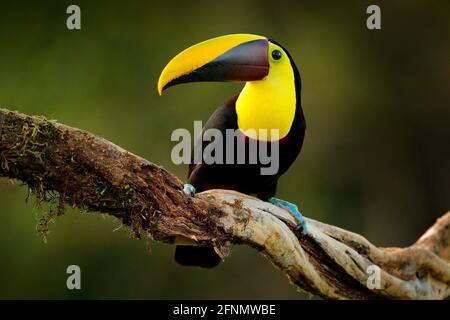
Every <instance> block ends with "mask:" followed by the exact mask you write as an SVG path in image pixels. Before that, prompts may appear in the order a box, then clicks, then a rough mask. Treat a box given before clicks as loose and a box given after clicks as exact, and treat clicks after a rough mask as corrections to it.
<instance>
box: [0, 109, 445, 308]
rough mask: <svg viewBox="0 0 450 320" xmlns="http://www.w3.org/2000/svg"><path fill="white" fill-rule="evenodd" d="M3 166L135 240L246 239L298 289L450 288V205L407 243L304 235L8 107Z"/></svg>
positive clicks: (234, 197)
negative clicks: (188, 189) (383, 244)
mask: <svg viewBox="0 0 450 320" xmlns="http://www.w3.org/2000/svg"><path fill="white" fill-rule="evenodd" d="M0 165H1V167H0V176H3V177H6V178H10V179H18V180H20V181H23V182H24V183H25V184H27V185H28V186H29V187H30V189H31V190H32V191H33V192H34V193H35V194H36V197H37V199H38V201H39V202H41V201H52V202H54V203H55V204H56V205H55V207H56V210H54V211H53V213H52V214H53V215H60V214H62V213H63V210H64V205H65V204H68V205H71V206H73V207H78V208H80V209H83V210H88V211H94V212H101V213H107V214H110V215H112V216H114V217H116V218H118V219H120V220H121V221H122V223H123V224H125V225H127V226H130V228H131V230H133V232H134V234H135V235H136V236H137V237H140V236H141V235H151V237H152V238H153V239H154V240H157V241H163V242H166V243H178V244H180V243H191V244H197V245H202V246H212V247H214V248H215V250H216V252H217V253H218V254H219V255H220V256H221V257H222V258H225V257H226V256H228V255H229V253H230V246H231V244H247V245H250V246H252V247H254V248H256V249H257V250H258V251H260V252H261V253H262V254H263V255H264V256H266V257H267V258H268V259H269V260H270V261H271V262H272V263H273V264H274V265H275V266H276V267H277V268H278V269H279V270H280V271H282V272H284V273H285V274H286V275H287V277H288V278H289V279H290V281H291V282H292V283H293V284H294V285H296V286H297V287H298V288H299V289H301V290H304V291H307V292H310V293H312V294H315V295H318V296H321V297H323V298H329V299H352V298H353V299H373V298H391V299H444V298H446V297H448V296H449V295H450V264H449V262H450V246H449V232H450V231H449V229H450V212H449V213H447V214H446V215H444V216H443V217H442V218H440V219H439V220H438V221H437V222H436V224H435V225H434V226H433V227H431V228H430V229H429V230H428V231H427V232H426V233H425V234H424V235H423V236H422V237H421V238H420V239H419V240H418V241H417V242H416V243H415V244H413V245H412V246H410V247H408V248H377V247H376V246H374V245H372V244H371V243H370V242H368V241H367V240H366V239H365V238H363V237H362V236H360V235H357V234H355V233H352V232H349V231H346V230H343V229H340V228H337V227H335V226H331V225H327V224H324V223H321V222H318V221H315V220H312V219H307V222H308V232H307V234H306V235H305V236H301V235H299V234H298V233H297V232H296V231H295V230H296V228H295V221H294V220H293V218H292V217H291V215H290V214H289V213H288V212H286V211H285V210H283V209H280V208H277V207H275V206H273V205H271V204H269V203H266V202H263V201H260V200H258V199H256V198H253V197H250V196H247V195H243V194H240V193H237V192H234V191H226V190H210V191H207V192H203V193H200V194H197V195H196V196H195V198H190V197H187V196H186V195H185V194H184V193H183V191H182V187H183V183H182V181H181V180H179V179H178V178H177V177H175V176H174V175H173V174H171V173H170V172H168V171H166V170H164V169H163V168H162V167H160V166H157V165H155V164H152V163H150V162H149V161H147V160H145V159H143V158H141V157H139V156H136V155H134V154H132V153H130V152H128V151H126V150H124V149H122V148H120V147H118V146H116V145H114V144H113V143H111V142H109V141H107V140H105V139H102V138H100V137H97V136H95V135H93V134H90V133H88V132H85V131H82V130H79V129H75V128H71V127H68V126H66V125H62V124H58V123H56V122H54V121H49V120H47V119H45V118H43V117H30V116H26V115H23V114H20V113H17V112H11V111H9V110H6V109H0ZM45 225H46V223H45V222H44V223H42V226H41V227H42V229H43V231H45ZM378 274H379V277H378V278H377V275H378ZM377 279H378V280H379V281H378V282H377ZM372 280H373V281H374V282H373V281H372ZM368 283H369V285H368ZM370 284H372V285H370Z"/></svg>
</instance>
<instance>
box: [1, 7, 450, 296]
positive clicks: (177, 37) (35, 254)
mask: <svg viewBox="0 0 450 320" xmlns="http://www.w3.org/2000/svg"><path fill="white" fill-rule="evenodd" d="M0 3H1V6H0V8H1V9H0V74H1V77H0V106H3V107H7V108H10V109H15V110H19V111H21V112H24V113H28V114H39V115H45V116H47V117H50V118H53V119H57V120H58V121H60V122H63V123H66V124H69V125H71V126H75V127H79V128H82V129H85V130H89V131H91V132H93V133H95V134H98V135H100V136H103V137H105V138H107V139H109V140H111V141H113V142H115V143H117V144H119V145H121V146H122V147H124V148H126V149H128V150H130V151H132V152H133V153H136V154H139V155H141V156H143V157H145V158H147V159H149V160H151V161H153V162H155V163H158V164H161V165H163V166H164V167H166V168H167V169H168V170H170V171H172V172H174V173H175V174H177V175H178V176H180V177H183V178H185V176H186V170H187V168H186V167H185V166H175V165H173V164H172V162H171V160H170V150H171V148H172V146H173V145H174V143H172V142H171V141H170V134H171V132H172V131H173V130H174V129H175V128H180V127H183V128H189V129H191V128H192V126H193V121H194V120H203V121H206V120H207V118H208V117H209V115H210V114H211V113H212V112H213V110H214V109H215V108H216V107H218V106H219V105H221V103H222V102H224V101H225V100H226V99H227V98H228V97H230V96H231V95H233V94H234V93H236V92H237V91H238V90H240V87H241V85H236V84H217V83H215V84H190V85H185V86H180V87H177V88H175V89H172V90H169V91H168V92H167V94H166V95H164V96H163V97H158V96H157V92H156V83H157V79H158V76H159V72H160V71H161V70H162V68H163V67H164V65H165V64H166V63H167V62H168V61H169V59H170V58H171V57H173V55H175V54H176V53H178V52H179V51H180V50H182V49H184V48H186V47H187V46H189V45H191V44H194V43H197V42H200V41H203V40H206V39H209V38H212V37H215V36H219V35H224V34H230V33H241V32H245V33H255V34H261V35H265V36H268V37H270V38H272V39H274V40H276V41H278V42H280V43H281V44H283V45H284V46H285V47H286V48H287V49H288V50H289V51H290V53H291V54H292V55H293V57H294V59H295V61H296V63H297V66H298V67H299V69H300V73H301V75H302V80H303V107H304V111H305V114H306V118H307V124H308V129H307V134H306V139H305V144H304V148H303V151H302V154H301V157H300V158H299V159H298V160H297V162H296V163H295V165H294V166H293V167H292V168H291V169H290V171H288V173H287V174H286V175H285V176H284V177H283V178H282V180H281V184H280V188H279V193H278V195H279V196H280V197H281V198H284V199H288V200H292V201H293V202H297V203H298V204H299V205H300V206H301V208H302V211H303V213H304V214H305V215H306V216H308V217H311V218H315V219H318V220H321V221H324V222H327V223H330V224H335V225H338V226H340V227H343V228H347V229H350V230H353V231H355V232H358V233H360V234H362V235H364V236H365V237H367V238H369V239H370V240H371V241H372V242H373V243H375V244H377V245H381V246H407V245H409V244H411V243H412V242H414V241H415V240H416V239H417V238H418V237H419V236H420V235H421V234H422V233H423V232H424V231H425V230H426V229H427V228H428V227H429V226H430V225H431V224H432V223H433V222H434V220H435V219H436V218H437V217H438V216H440V215H442V214H443V213H444V212H446V211H447V210H448V209H450V188H449V187H448V185H449V181H450V88H449V85H450V41H449V40H450V19H448V15H449V12H450V11H449V10H450V8H449V6H448V5H445V4H446V3H448V1H447V2H444V1H442V2H439V1H408V2H402V1H385V2H382V1H373V2H365V1H346V2H345V3H344V2H337V1H335V2H328V3H327V2H324V3H321V4H317V3H314V2H313V1H310V2H308V3H307V2H301V3H300V1H291V2H285V1H280V0H277V1H270V2H269V1H267V2H262V1H231V0H228V1H221V2H218V1H215V2H213V1H171V2H169V1H151V2H144V1H131V0H130V1H123V2H113V1H96V2H95V3H94V2H93V1H76V4H78V5H79V6H80V7H81V14H82V30H80V31H69V30H68V29H67V28H66V18H67V16H68V15H67V14H66V8H67V6H68V5H70V4H72V2H66V1H57V2H43V1H17V2H14V3H13V2H10V1H8V2H4V1H1V2H0ZM373 3H377V4H379V5H380V6H381V10H382V30H379V31H369V30H368V29H367V28H366V18H367V14H366V13H365V11H366V8H367V6H368V5H369V4H373ZM26 196H27V189H26V188H25V187H23V186H20V184H19V183H17V182H16V183H12V182H10V181H7V180H5V179H2V180H0V226H1V231H0V298H30V299H35V298H57V299H60V298H106V299H108V298H183V299H184V298H218V299H222V298H250V299H253V298H254V299H261V298H267V299H300V298H308V297H307V296H304V295H301V294H299V293H298V292H296V290H295V288H294V287H293V286H292V285H290V284H289V283H288V281H287V279H285V277H284V276H283V275H282V274H280V273H279V272H278V271H276V270H275V269H274V268H273V267H272V266H271V265H270V263H269V262H268V261H266V260H265V259H264V258H262V257H260V256H259V255H258V254H257V253H256V252H255V251H254V250H252V249H250V248H244V247H234V249H233V254H232V256H231V257H230V258H228V259H227V260H226V262H225V263H222V264H221V265H220V266H219V267H217V268H215V269H213V270H200V269H190V268H182V267H179V266H178V265H176V264H175V263H174V261H173V247H171V246H168V245H162V244H158V243H154V242H151V243H150V244H149V248H150V252H148V250H147V247H146V243H145V241H138V240H133V239H131V238H130V236H129V235H128V233H127V232H126V231H124V230H119V231H116V232H113V230H114V229H116V227H118V226H119V223H118V222H117V221H115V220H114V219H112V218H109V217H103V216H100V215H97V214H80V213H79V212H76V211H74V210H70V209H68V210H67V214H66V215H64V216H62V217H60V218H58V220H57V222H56V223H55V224H53V225H51V228H50V234H49V236H48V242H47V243H45V242H44V241H43V240H42V237H40V236H39V235H38V234H37V233H36V231H35V225H36V221H37V220H36V219H37V217H38V216H39V210H37V209H36V208H35V203H34V200H30V201H28V202H26V201H25V199H26ZM70 264H77V265H79V266H80V267H81V270H82V290H80V291H76V290H75V291H69V290H67V289H66V285H65V283H66V277H67V275H66V273H65V270H66V267H67V266H68V265H70Z"/></svg>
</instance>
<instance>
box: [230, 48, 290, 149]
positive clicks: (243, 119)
mask: <svg viewBox="0 0 450 320" xmlns="http://www.w3.org/2000/svg"><path fill="white" fill-rule="evenodd" d="M274 50H279V51H280V52H281V58H280V59H279V60H275V59H274V58H273V57H272V52H273V51H274ZM268 57H269V63H270V67H269V74H268V75H267V77H266V78H264V79H263V80H259V81H251V82H247V83H246V84H245V86H244V89H243V90H242V92H241V94H240V95H239V98H238V100H237V101H236V114H237V118H238V127H239V129H240V130H241V131H243V132H244V134H245V135H247V136H248V137H250V138H253V139H257V140H263V141H275V140H278V139H282V138H284V137H285V136H286V135H287V134H288V133H289V130H290V129H291V126H292V123H293V121H294V117H295V107H296V103H297V102H296V95H295V77H294V71H293V70H292V66H291V63H290V61H289V57H288V55H287V54H286V52H285V51H284V50H283V49H282V48H280V47H279V46H277V45H275V44H273V43H270V45H269V53H268ZM261 129H262V131H265V132H266V134H265V133H263V132H260V131H259V130H261ZM272 129H278V130H279V131H278V135H272V134H271V130H272Z"/></svg>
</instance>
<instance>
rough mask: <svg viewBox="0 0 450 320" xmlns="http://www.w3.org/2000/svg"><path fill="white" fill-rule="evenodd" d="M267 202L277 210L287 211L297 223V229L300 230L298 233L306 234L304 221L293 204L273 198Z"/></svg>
mask: <svg viewBox="0 0 450 320" xmlns="http://www.w3.org/2000/svg"><path fill="white" fill-rule="evenodd" d="M269 202H270V203H271V204H273V205H275V206H277V207H279V208H283V209H287V210H288V211H289V212H290V213H291V214H292V216H293V217H294V218H295V220H296V221H297V224H298V229H299V230H300V232H301V233H302V234H306V220H305V218H304V217H303V215H302V214H301V213H300V211H299V210H298V207H297V206H296V205H295V204H293V203H290V202H289V201H286V200H281V199H278V198H275V197H272V198H270V199H269Z"/></svg>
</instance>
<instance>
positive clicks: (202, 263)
mask: <svg viewBox="0 0 450 320" xmlns="http://www.w3.org/2000/svg"><path fill="white" fill-rule="evenodd" d="M221 260H222V259H221V258H220V257H219V256H218V255H217V253H216V252H215V251H214V249H212V248H208V247H194V246H177V247H176V248H175V261H176V262H177V263H179V264H180V265H182V266H189V267H201V268H214V267H215V266H217V265H218V264H219V263H220V261H221Z"/></svg>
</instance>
